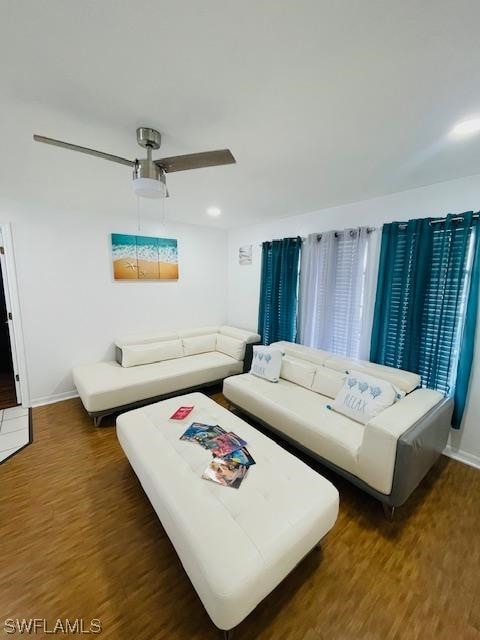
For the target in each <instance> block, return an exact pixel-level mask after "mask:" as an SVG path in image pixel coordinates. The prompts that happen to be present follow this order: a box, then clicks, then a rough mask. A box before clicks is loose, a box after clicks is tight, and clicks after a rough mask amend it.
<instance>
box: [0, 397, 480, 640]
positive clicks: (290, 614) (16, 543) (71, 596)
mask: <svg viewBox="0 0 480 640" xmlns="http://www.w3.org/2000/svg"><path fill="white" fill-rule="evenodd" d="M214 397H215V399H216V400H217V401H219V402H223V398H222V396H221V395H219V394H216V395H214ZM113 425H114V419H107V420H106V421H105V426H102V427H101V428H95V427H94V426H93V425H92V423H91V421H90V419H89V418H88V416H87V414H86V413H85V412H84V410H83V408H82V406H81V403H80V401H79V400H70V401H66V402H62V403H58V404H55V405H50V406H45V407H41V408H37V409H35V410H34V411H33V429H34V443H33V444H32V445H31V446H29V447H27V448H26V449H24V450H23V451H22V452H21V453H19V454H18V455H16V456H14V457H13V458H11V459H10V460H8V461H6V462H5V463H4V464H2V465H0V492H1V501H0V614H1V615H3V616H4V618H7V617H10V618H17V617H21V618H30V617H36V618H46V619H47V620H49V621H51V623H52V624H53V623H54V621H55V620H56V619H57V618H69V619H74V618H83V619H84V620H85V621H86V624H87V626H88V623H89V621H90V620H91V619H92V618H98V619H100V620H101V624H102V629H103V631H102V633H101V634H100V636H99V637H101V638H112V639H115V640H157V639H158V640H207V639H210V638H212V639H215V638H220V637H221V634H220V632H219V631H218V630H216V628H215V627H214V626H213V624H212V623H211V621H210V619H209V617H208V615H207V614H206V612H205V610H204V609H203V606H202V604H201V602H200V600H199V599H198V597H197V595H196V593H195V591H194V589H193V587H192V585H191V583H190V581H189V580H188V577H187V576H186V574H185V573H184V571H183V569H182V566H181V564H180V562H179V560H178V557H177V555H176V553H175V551H174V550H173V548H172V545H171V544H170V542H169V540H168V537H167V536H166V534H165V532H164V530H163V528H162V526H161V524H160V523H159V521H158V519H157V516H156V514H155V512H154V511H153V509H152V507H151V506H150V503H149V501H148V499H147V498H146V496H145V495H144V493H143V491H142V489H141V487H140V485H139V483H138V481H137V479H136V477H135V475H134V473H133V472H132V470H131V468H130V466H129V464H128V462H127V460H126V458H125V456H124V455H123V452H122V450H121V448H120V446H119V444H118V442H117V439H116V435H115V428H114V426H113ZM301 457H302V459H304V460H305V461H306V462H307V463H308V464H310V465H311V466H313V467H314V468H315V469H317V470H319V471H320V472H321V473H323V475H326V476H327V477H328V478H329V479H330V480H331V481H332V482H333V483H334V484H335V485H336V486H337V487H338V489H339V491H340V515H339V518H338V521H337V524H336V526H335V528H334V529H333V530H332V532H331V533H330V534H329V535H328V536H327V537H326V539H325V540H324V542H323V544H322V549H321V551H313V552H312V553H310V554H309V555H308V556H307V557H306V558H305V559H304V560H303V562H302V563H301V564H300V565H299V566H298V567H297V568H296V569H295V570H294V571H293V572H292V573H291V574H290V575H289V576H288V577H287V578H286V579H285V580H284V581H283V582H282V584H280V585H279V587H278V588H277V589H275V591H274V592H273V593H272V594H270V595H269V596H268V597H267V598H266V599H265V600H264V601H263V602H262V603H261V604H260V605H259V606H258V607H257V609H256V610H255V611H254V612H253V613H252V614H251V615H250V616H249V617H248V618H247V619H246V620H245V621H244V622H243V623H242V624H241V625H239V627H238V628H237V630H236V632H235V636H234V640H253V639H256V638H261V639H265V640H267V639H271V640H273V639H275V640H362V639H365V640H396V639H405V640H416V639H418V640H420V639H422V640H425V639H430V638H432V639H433V638H435V639H436V640H447V639H448V640H453V639H455V640H456V639H465V640H469V639H472V640H473V639H477V640H478V639H480V471H478V470H476V469H473V468H471V467H468V466H465V465H462V464H460V463H459V462H455V461H454V460H450V459H448V458H444V457H442V459H441V461H440V462H439V464H438V465H437V466H436V467H435V468H434V469H433V470H432V471H431V473H430V474H429V475H428V476H427V478H426V479H425V480H424V482H423V483H422V485H421V486H420V488H419V489H418V490H417V491H416V492H415V494H414V495H413V496H412V498H411V499H410V501H409V502H408V503H407V504H406V505H405V506H404V507H402V508H401V509H399V510H398V512H397V513H396V519H395V520H394V522H387V521H386V520H385V519H384V517H383V512H382V509H381V506H380V505H379V504H378V503H377V502H376V501H375V500H373V499H372V498H370V497H369V496H367V495H366V494H364V493H362V492H361V491H359V490H357V489H356V488H355V487H353V486H352V485H350V484H349V483H347V482H346V481H344V480H342V479H341V478H339V477H337V476H335V475H334V474H333V473H331V472H328V471H327V470H325V469H321V468H320V466H319V465H318V464H317V463H314V462H312V461H310V460H308V459H307V458H305V456H301ZM2 634H4V636H5V637H12V636H10V635H7V634H6V633H5V631H4V630H3V618H2V620H0V636H1V635H2ZM13 637H15V636H13ZM35 637H51V636H47V635H45V636H43V635H42V634H41V633H37V634H36V635H35Z"/></svg>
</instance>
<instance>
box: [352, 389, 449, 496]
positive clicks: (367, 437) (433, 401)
mask: <svg viewBox="0 0 480 640" xmlns="http://www.w3.org/2000/svg"><path fill="white" fill-rule="evenodd" d="M444 401H445V400H444V397H443V395H442V394H441V393H439V392H438V391H433V390H432V389H417V390H415V391H412V393H409V394H408V395H407V396H405V397H404V398H402V400H400V401H399V402H396V403H395V404H393V405H392V406H391V407H389V408H388V409H385V411H382V412H381V413H380V414H379V415H378V416H376V417H375V418H372V420H370V422H368V423H367V424H366V425H365V431H364V435H363V441H362V445H361V447H360V450H359V459H358V463H359V471H360V474H359V475H360V477H361V478H363V480H365V482H367V484H369V485H370V486H371V487H373V488H374V489H376V490H377V491H380V492H381V493H383V494H385V495H389V494H390V493H391V491H392V485H393V477H394V470H395V462H396V458H397V447H398V443H399V440H400V439H401V438H402V436H403V435H404V434H406V433H407V432H408V431H409V430H410V429H412V428H414V427H415V426H416V425H419V424H420V423H422V422H423V423H424V425H427V424H428V425H430V421H428V420H427V421H425V418H426V416H428V415H429V414H430V412H431V411H432V410H433V409H434V408H435V407H438V406H440V405H443V403H444ZM432 428H434V426H432ZM427 470H428V469H427ZM425 473H426V471H425ZM422 477H423V476H422ZM412 490H413V489H412Z"/></svg>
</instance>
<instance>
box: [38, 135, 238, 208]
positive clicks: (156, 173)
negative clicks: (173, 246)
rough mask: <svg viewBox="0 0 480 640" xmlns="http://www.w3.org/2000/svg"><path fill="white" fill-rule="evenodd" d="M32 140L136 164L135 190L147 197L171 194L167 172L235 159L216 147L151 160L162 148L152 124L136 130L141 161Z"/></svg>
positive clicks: (51, 139)
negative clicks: (141, 148)
mask: <svg viewBox="0 0 480 640" xmlns="http://www.w3.org/2000/svg"><path fill="white" fill-rule="evenodd" d="M33 139H34V140H36V141H37V142H44V143H45V144H53V145H55V146H57V147H64V148H65V149H71V150H72V151H80V153H87V154H88V155H90V156H97V158H103V159H104V160H110V161H111V162H117V163H118V164H125V165H127V166H129V167H133V190H134V192H135V193H136V194H137V195H139V196H143V197H144V198H160V197H162V196H165V195H166V196H168V191H167V187H166V174H167V173H171V172H173V171H187V170H189V169H202V168H204V167H216V166H219V165H222V164H232V163H234V162H236V160H235V158H234V157H233V155H232V153H231V151H230V150H229V149H217V150H216V151H203V152H201V153H189V154H187V155H182V156H172V157H170V158H159V159H158V160H153V159H152V151H153V150H154V149H159V148H160V144H161V135H160V133H159V132H158V131H157V130H156V129H152V128H151V127H139V128H138V129H137V142H138V144H139V145H140V146H141V147H143V148H144V149H146V150H147V157H146V158H141V159H140V160H137V159H135V160H128V159H127V158H121V157H120V156H114V155H112V154H110V153H104V152H103V151H97V150H96V149H89V148H88V147H80V146H78V145H76V144H71V143H70V142H62V141H61V140H55V139H54V138H46V137H45V136H38V135H36V134H35V135H34V136H33Z"/></svg>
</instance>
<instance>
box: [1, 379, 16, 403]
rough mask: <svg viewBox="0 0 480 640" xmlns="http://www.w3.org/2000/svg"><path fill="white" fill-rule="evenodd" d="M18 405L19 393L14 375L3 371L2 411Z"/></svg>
mask: <svg viewBox="0 0 480 640" xmlns="http://www.w3.org/2000/svg"><path fill="white" fill-rule="evenodd" d="M16 404H17V393H16V391H15V380H14V379H13V374H12V373H6V372H4V371H2V372H0V409H7V408H8V407H15V406H16Z"/></svg>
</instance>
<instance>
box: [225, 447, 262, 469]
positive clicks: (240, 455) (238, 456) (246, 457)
mask: <svg viewBox="0 0 480 640" xmlns="http://www.w3.org/2000/svg"><path fill="white" fill-rule="evenodd" d="M223 459H224V460H233V461H234V462H238V464H243V465H245V466H246V467H250V466H251V465H252V464H255V460H254V459H253V458H252V456H251V454H250V451H249V450H248V449H245V447H243V449H237V451H234V452H233V453H229V454H227V455H226V456H223Z"/></svg>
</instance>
